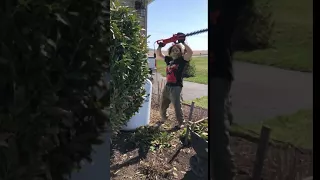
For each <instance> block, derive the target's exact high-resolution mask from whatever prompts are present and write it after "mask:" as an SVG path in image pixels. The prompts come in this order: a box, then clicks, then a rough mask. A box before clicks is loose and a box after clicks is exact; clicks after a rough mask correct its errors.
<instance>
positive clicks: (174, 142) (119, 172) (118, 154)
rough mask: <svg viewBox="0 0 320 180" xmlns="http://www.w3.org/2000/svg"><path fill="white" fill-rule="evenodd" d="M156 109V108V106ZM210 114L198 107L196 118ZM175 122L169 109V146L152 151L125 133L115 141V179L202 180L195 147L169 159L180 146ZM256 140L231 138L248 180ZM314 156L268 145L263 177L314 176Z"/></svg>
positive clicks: (155, 114) (154, 114) (241, 176)
mask: <svg viewBox="0 0 320 180" xmlns="http://www.w3.org/2000/svg"><path fill="white" fill-rule="evenodd" d="M153 108H154V109H157V108H155V107H153ZM183 110H184V112H185V113H184V115H185V117H186V119H187V118H188V115H189V111H190V107H189V106H186V105H185V106H184V107H183ZM205 117H207V110H205V109H195V110H194V117H193V118H192V119H193V121H196V120H199V119H202V118H205ZM159 120H160V116H159V111H158V110H152V111H151V122H150V125H153V124H154V123H156V122H157V121H159ZM175 124H176V122H175V117H174V111H173V108H172V107H170V109H169V119H168V121H167V122H166V127H167V129H166V131H167V132H168V133H169V134H171V135H172V139H171V140H170V144H171V146H170V147H164V148H159V149H157V150H155V151H150V149H148V148H149V147H147V148H146V147H144V148H141V147H138V146H136V144H135V143H132V142H131V143H130V142H128V141H126V139H129V138H130V137H132V136H133V134H132V133H128V132H126V133H122V134H120V136H119V138H117V139H115V140H114V141H113V155H112V159H111V175H112V177H111V179H112V180H123V179H133V180H147V179H148V180H171V179H190V180H198V179H199V180H200V178H197V177H196V176H195V175H194V174H193V173H192V172H191V171H190V167H189V159H190V157H191V156H193V155H194V154H195V152H194V150H193V149H192V148H184V149H182V150H181V152H180V153H179V155H178V156H177V157H176V158H175V159H174V161H173V162H172V163H171V164H170V163H168V161H169V160H170V159H171V158H172V156H173V155H174V154H175V152H176V151H177V149H178V147H179V146H180V144H181V143H180V140H179V135H180V134H181V130H180V131H173V130H172V129H171V128H170V127H173V126H174V125H175ZM256 148H257V147H256V143H252V142H250V141H248V140H246V139H243V138H240V137H232V138H231V149H232V151H233V152H234V158H235V163H236V165H237V171H238V175H237V178H236V179H237V180H247V179H249V178H250V176H251V174H252V169H253V165H254V159H255V152H256ZM312 169H313V157H312V152H311V150H299V149H295V148H282V149H279V148H275V147H269V151H268V156H267V159H266V161H265V165H264V172H263V179H264V180H301V179H302V178H305V177H307V176H312V175H313V170H312Z"/></svg>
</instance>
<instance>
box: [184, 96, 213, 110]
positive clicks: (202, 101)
mask: <svg viewBox="0 0 320 180" xmlns="http://www.w3.org/2000/svg"><path fill="white" fill-rule="evenodd" d="M193 101H194V105H195V106H198V107H202V108H205V109H208V96H202V97H201V98H197V99H195V100H193ZM191 102H192V101H185V102H184V103H187V104H191Z"/></svg>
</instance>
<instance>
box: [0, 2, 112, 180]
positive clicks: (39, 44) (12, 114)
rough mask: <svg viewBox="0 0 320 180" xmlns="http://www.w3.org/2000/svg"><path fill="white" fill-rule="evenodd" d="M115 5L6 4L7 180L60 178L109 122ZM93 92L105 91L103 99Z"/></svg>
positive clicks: (1, 152) (1, 136)
mask: <svg viewBox="0 0 320 180" xmlns="http://www.w3.org/2000/svg"><path fill="white" fill-rule="evenodd" d="M108 5H109V2H105V4H104V5H103V4H102V3H101V2H99V1H96V0H77V1H74V0H55V1H50V0H32V1H29V0H26V1H17V0H5V1H1V5H0V24H1V26H0V77H1V78H0V80H1V81H0V97H1V100H0V101H1V104H0V179H1V180H20V179H23V180H36V179H37V180H42V179H43V180H50V179H53V180H61V179H67V178H66V177H65V176H64V175H68V174H69V173H70V172H71V171H72V170H74V169H76V168H77V167H78V164H79V163H80V162H81V161H82V160H84V159H87V160H90V154H91V151H92V145H93V144H99V143H101V142H102V141H101V140H99V139H98V137H99V136H100V134H101V132H102V131H105V130H106V129H107V128H108V127H109V125H110V123H108V122H109V118H108V116H107V115H105V113H103V112H102V111H101V109H102V108H103V107H108V106H109V102H110V99H109V97H110V94H109V92H107V91H106V90H107V89H108V87H107V85H106V84H104V83H103V81H102V80H103V79H104V77H105V73H108V72H110V70H109V69H110V67H109V56H110V54H109V51H108V47H109V46H110V38H109V34H110V33H109V32H110V31H109V29H110V27H109V24H108V23H109V12H108V11H109V7H107V6H108ZM93 89H97V90H100V91H104V92H105V93H104V98H103V100H98V99H97V97H96V96H95V95H94V94H95V93H94V92H93Z"/></svg>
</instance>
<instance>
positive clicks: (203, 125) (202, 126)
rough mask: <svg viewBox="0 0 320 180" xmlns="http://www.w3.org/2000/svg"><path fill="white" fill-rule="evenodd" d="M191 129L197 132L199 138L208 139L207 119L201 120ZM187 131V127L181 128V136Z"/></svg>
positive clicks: (183, 136)
mask: <svg viewBox="0 0 320 180" xmlns="http://www.w3.org/2000/svg"><path fill="white" fill-rule="evenodd" d="M192 131H194V132H195V133H197V134H198V135H199V136H200V137H201V138H203V139H205V140H206V141H208V119H206V120H203V121H201V122H199V123H197V124H195V125H194V126H193V129H192ZM186 132H187V128H185V129H183V131H182V133H181V138H183V139H184V138H185V136H186ZM188 139H189V140H191V137H190V136H189V137H188Z"/></svg>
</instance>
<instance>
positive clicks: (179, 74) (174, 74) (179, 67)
mask: <svg viewBox="0 0 320 180" xmlns="http://www.w3.org/2000/svg"><path fill="white" fill-rule="evenodd" d="M164 61H165V62H166V64H167V67H166V74H167V75H166V79H167V85H168V86H181V87H183V71H184V67H185V65H186V63H187V61H185V60H184V59H183V57H179V58H177V59H175V60H173V58H172V57H170V56H165V57H164Z"/></svg>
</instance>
